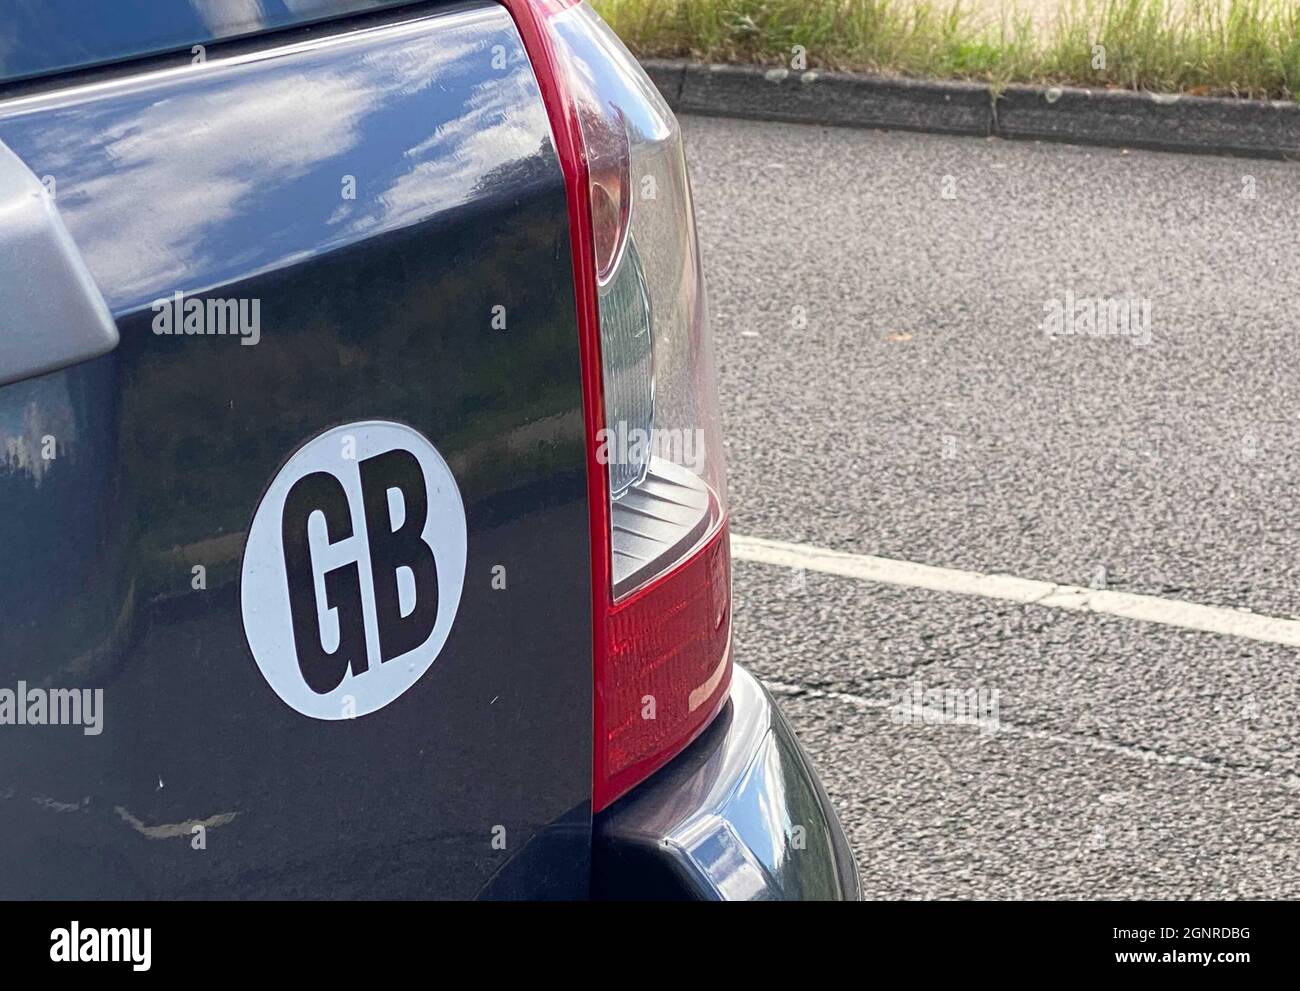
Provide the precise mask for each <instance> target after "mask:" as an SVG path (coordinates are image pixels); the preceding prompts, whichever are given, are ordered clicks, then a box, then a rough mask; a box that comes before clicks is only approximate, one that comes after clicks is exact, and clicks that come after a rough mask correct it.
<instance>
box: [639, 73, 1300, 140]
mask: <svg viewBox="0 0 1300 991" xmlns="http://www.w3.org/2000/svg"><path fill="white" fill-rule="evenodd" d="M642 65H644V66H645V69H646V72H647V73H648V74H649V75H650V78H651V79H653V80H654V82H655V84H656V85H657V86H658V87H659V90H660V92H662V93H663V94H664V97H665V99H667V101H668V103H669V105H670V106H672V107H673V109H674V110H680V111H682V112H683V113H695V114H706V115H711V116H719V117H747V118H754V119H759V120H781V121H795V122H800V123H808V124H835V125H840V126H848V127H874V128H883V129H886V130H889V129H896V130H907V131H934V132H938V133H941V134H969V135H975V136H980V137H988V136H990V135H995V136H997V137H1002V138H1009V139H1013V140H1026V139H1028V140H1043V141H1066V142H1070V143H1072V144H1096V145H1112V146H1123V147H1126V148H1151V149H1155V150H1158V151H1179V152H1194V153H1198V154H1215V155H1237V156H1244V157H1251V158H1285V159H1293V158H1295V159H1300V103H1293V102H1289V101H1281V100H1278V101H1261V100H1226V99H1215V98H1211V97H1198V96H1180V95H1163V94H1154V93H1133V92H1127V91H1121V90H1087V89H1074V88H1070V87H1050V88H1049V87H1039V86H1009V87H1007V88H1006V89H1005V90H1003V91H1002V92H1001V93H1000V94H998V95H997V96H996V97H995V96H994V94H993V90H992V88H991V87H989V86H988V85H986V84H983V83H967V82H941V81H927V80H914V79H889V78H883V77H877V76H866V75H858V74H855V73H847V72H821V71H809V72H804V73H797V72H791V71H789V70H787V69H764V68H763V67H761V66H752V65H703V64H698V63H693V62H676V61H662V60H657V59H647V60H645V61H643V62H642Z"/></svg>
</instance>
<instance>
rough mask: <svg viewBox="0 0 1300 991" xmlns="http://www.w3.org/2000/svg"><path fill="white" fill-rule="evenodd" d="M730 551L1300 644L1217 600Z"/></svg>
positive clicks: (760, 549) (746, 543)
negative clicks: (1215, 603) (1207, 603)
mask: <svg viewBox="0 0 1300 991" xmlns="http://www.w3.org/2000/svg"><path fill="white" fill-rule="evenodd" d="M731 554H732V556H733V557H734V558H736V559H737V560H739V561H753V562H755V563H757V564H772V565H777V566H779V567H785V568H796V569H797V568H804V569H806V570H808V571H817V572H820V573H822V574H826V575H838V576H840V577H841V578H856V579H858V580H859V581H867V582H881V583H883V584H886V585H903V586H907V587H909V588H924V589H929V590H930V591H933V592H954V593H956V594H958V595H980V596H984V597H985V598H988V599H1004V600H1006V601H1008V602H1020V603H1024V604H1026V605H1036V606H1046V607H1048V608H1052V609H1066V610H1069V611H1071V612H1094V613H1101V614H1104V615H1108V616H1120V617H1123V618H1124V619H1136V620H1141V621H1142V622H1144V623H1159V624H1160V625H1162V626H1176V627H1178V628H1180V629H1184V630H1197V631H1199V632H1202V633H1218V634H1221V635H1223V636H1229V637H1242V638H1244V639H1247V640H1258V641H1261V642H1263V643H1279V644H1285V645H1286V646H1288V647H1300V621H1297V620H1293V619H1279V618H1277V617H1274V616H1262V615H1260V614H1258V613H1253V612H1247V611H1245V610H1241V609H1229V608H1225V607H1223V606H1205V605H1201V604H1199V603H1196V602H1183V601H1180V600H1178V599H1162V598H1160V597H1159V596H1156V595H1135V594H1133V593H1131V592H1112V591H1109V590H1099V589H1093V588H1081V587H1079V586H1077V585H1057V584H1054V583H1052V582H1044V581H1036V580H1034V579H1032V578H1017V577H1015V576H1014V575H989V574H984V573H982V572H978V571H960V570H958V569H956V568H936V567H934V566H933V565H929V564H916V563H914V562H912V561H896V560H894V559H893V558H887V557H873V556H871V555H868V554H847V553H845V552H843V551H832V550H827V549H826V548H823V547H810V546H809V545H807V544H792V543H787V542H786V541H783V540H767V539H764V538H762V537H743V536H740V535H739V534H734V533H733V534H732V535H731Z"/></svg>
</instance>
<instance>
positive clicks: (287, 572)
mask: <svg viewBox="0 0 1300 991" xmlns="http://www.w3.org/2000/svg"><path fill="white" fill-rule="evenodd" d="M465 555H466V527H465V507H464V505H463V504H462V503H461V499H460V490H459V489H458V488H457V487H456V480H455V478H453V477H452V474H451V469H450V468H449V467H448V466H447V462H446V461H444V460H443V458H442V455H440V454H439V453H438V451H437V450H436V449H435V448H434V446H433V445H432V444H431V443H429V441H428V440H427V439H426V438H425V437H424V436H423V435H421V434H420V433H418V432H417V431H416V430H414V429H413V428H411V427H408V426H405V425H404V424H401V423H393V422H390V421H386V420H366V421H363V422H359V423H348V424H344V425H343V426H340V427H334V428H333V429H331V430H328V431H326V432H325V433H323V434H321V435H320V436H318V437H315V438H313V439H312V440H310V441H308V442H307V443H306V444H304V445H303V446H302V447H300V448H299V449H298V450H297V452H296V453H295V454H294V455H293V457H291V458H290V459H289V460H288V462H286V463H285V466H284V467H283V468H281V469H280V472H279V474H277V475H276V476H275V478H274V480H273V481H272V482H271V485H270V487H269V488H268V489H267V490H266V494H265V495H264V496H263V497H262V501H261V504H260V505H259V506H258V507H257V512H256V514H254V516H253V523H252V526H250V527H249V528H248V540H247V542H246V543H245V546H244V562H243V567H242V573H241V578H240V588H239V599H240V608H241V609H242V611H243V617H244V635H245V636H246V637H247V638H248V646H249V649H250V650H251V651H252V652H253V659H254V660H255V661H256V662H257V666H258V668H260V669H261V671H262V674H263V676H264V677H265V678H266V680H267V682H269V683H270V685H271V687H272V688H273V689H275V692H276V694H277V695H279V696H280V698H282V699H283V700H284V701H285V702H286V703H288V705H289V706H291V707H292V708H294V709H296V710H297V711H298V712H301V713H302V714H303V715H305V716H311V717H313V718H315V719H348V718H351V717H353V716H364V715H366V714H367V713H370V712H374V711H376V710H377V709H382V708H383V707H384V706H386V705H388V703H389V702H392V701H393V700H394V699H396V698H397V697H398V696H399V695H401V694H402V693H403V692H405V691H406V690H407V689H408V688H410V687H411V686H412V685H414V684H415V683H416V682H417V681H419V680H420V677H421V676H422V675H423V674H424V672H425V671H427V670H428V669H429V666H430V665H431V664H432V663H433V661H434V658H436V657H437V656H438V652H439V651H440V650H442V647H443V644H445V643H446V642H447V635H448V634H449V633H450V632H451V624H452V622H453V620H455V618H456V609H457V607H458V606H459V605H460V593H461V589H462V587H463V586H464V584H465Z"/></svg>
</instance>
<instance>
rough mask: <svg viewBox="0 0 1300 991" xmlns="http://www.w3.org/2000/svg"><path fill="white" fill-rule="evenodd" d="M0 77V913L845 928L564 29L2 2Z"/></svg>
mask: <svg viewBox="0 0 1300 991" xmlns="http://www.w3.org/2000/svg"><path fill="white" fill-rule="evenodd" d="M0 53H2V55H0V215H2V216H4V217H5V218H6V219H5V223H4V224H3V226H0V442H2V443H3V450H2V451H0V505H3V507H4V510H5V511H4V513H3V514H2V515H0V547H3V548H4V567H3V568H2V569H0V608H2V609H3V612H4V615H5V622H4V623H3V624H2V625H0V896H3V897H4V898H6V899H72V900H81V899H278V898H291V899H377V898H383V899H471V898H511V899H588V898H599V899H704V900H719V899H723V900H733V899H736V900H742V899H743V900H750V899H856V898H858V897H860V887H859V880H858V873H857V869H856V866H855V864H854V862H853V857H852V855H851V853H850V851H849V847H848V844H847V842H846V840H845V836H844V832H843V830H842V828H841V826H840V824H839V822H838V821H837V818H836V815H835V811H834V809H833V808H832V805H831V802H830V800H829V799H828V798H827V795H826V792H825V791H824V789H823V788H822V786H821V784H820V783H819V781H818V778H817V775H816V773H815V771H814V769H813V768H812V766H811V764H810V762H809V760H808V758H807V756H806V754H805V753H804V751H803V750H802V749H801V747H800V745H799V743H798V741H797V740H796V738H795V736H794V734H793V732H792V731H791V729H790V726H789V724H788V723H787V721H786V720H785V719H784V718H783V716H782V714H781V713H780V711H779V710H778V708H777V706H776V705H775V704H774V702H773V699H772V697H771V696H770V695H769V694H768V693H767V691H766V690H765V689H764V688H763V686H762V685H761V683H760V682H759V681H758V680H757V679H756V678H754V677H753V676H751V675H750V674H749V673H747V672H746V671H745V669H744V668H743V667H742V666H741V663H740V661H741V660H742V659H740V658H733V617H732V585H731V559H730V553H729V545H728V511H727V505H728V504H727V493H726V485H725V470H724V464H723V442H722V431H721V427H720V423H719V412H718V403H717V399H716V386H715V382H714V368H713V360H712V357H711V349H710V329H709V323H708V306H707V302H706V297H705V285H704V279H703V267H702V260H701V258H700V253H699V248H698V243H697V238H696V231H695V219H694V213H693V208H692V201H691V192H690V185H689V180H688V174H687V168H686V158H685V152H684V149H683V143H682V137H681V131H680V128H679V126H678V124H677V122H676V120H675V119H674V117H673V114H672V112H671V111H670V110H669V108H668V106H667V105H666V103H665V102H664V100H663V98H662V96H661V95H660V93H659V92H658V91H657V90H656V89H655V87H654V85H653V84H652V83H651V81H650V80H649V79H648V77H647V76H646V74H645V73H644V72H643V71H642V69H641V67H640V66H639V65H638V63H637V61H636V60H635V59H634V58H633V57H632V56H631V55H630V54H629V53H628V51H627V49H626V48H624V46H623V45H622V43H621V42H620V41H619V39H618V38H617V37H616V36H615V35H614V34H613V33H612V31H611V30H610V29H609V28H608V27H607V26H606V25H605V24H604V23H603V22H602V21H601V20H600V19H599V17H598V16H597V15H596V14H595V13H594V12H593V11H592V10H591V9H590V7H589V6H587V5H586V4H584V3H574V2H566V0H501V2H496V0H463V2H450V3H448V2H442V3H439V2H435V3H416V4H411V3H397V2H385V0H379V2H375V0H296V2H288V0H286V2H284V3H279V2H271V0H268V2H265V3H260V4H259V3H252V4H250V3H247V2H239V0H202V2H200V0H193V2H189V0H185V2H173V0H156V2H154V3H151V4H149V5H118V4H107V3H105V4H85V3H83V2H82V0H39V2H38V0H0ZM73 925H74V926H75V925H76V923H75V922H74V923H73ZM74 939H75V937H74Z"/></svg>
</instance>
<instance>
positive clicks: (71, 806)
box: [32, 795, 90, 812]
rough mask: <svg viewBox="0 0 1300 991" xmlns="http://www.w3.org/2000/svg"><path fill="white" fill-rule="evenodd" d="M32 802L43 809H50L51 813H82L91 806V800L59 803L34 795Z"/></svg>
mask: <svg viewBox="0 0 1300 991" xmlns="http://www.w3.org/2000/svg"><path fill="white" fill-rule="evenodd" d="M32 801H33V802H35V803H36V804H37V805H39V806H40V807H41V808H43V809H49V810H50V811H51V812H80V811H81V809H82V807H83V806H86V805H89V804H90V799H89V798H84V799H82V800H81V801H80V802H57V801H55V800H54V799H52V798H46V797H45V796H44V795H33V796H32Z"/></svg>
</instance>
